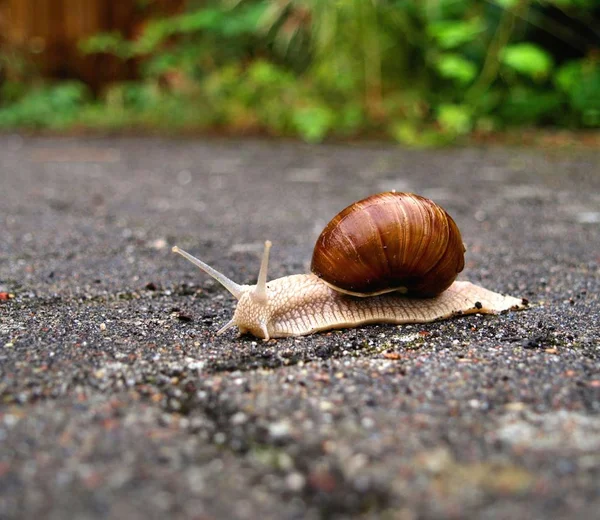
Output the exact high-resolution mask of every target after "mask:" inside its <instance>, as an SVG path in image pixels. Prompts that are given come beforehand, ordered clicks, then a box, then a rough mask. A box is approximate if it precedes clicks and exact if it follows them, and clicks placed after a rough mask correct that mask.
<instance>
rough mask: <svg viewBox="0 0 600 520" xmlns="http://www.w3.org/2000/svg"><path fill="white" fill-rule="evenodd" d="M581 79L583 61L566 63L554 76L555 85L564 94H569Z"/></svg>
mask: <svg viewBox="0 0 600 520" xmlns="http://www.w3.org/2000/svg"><path fill="white" fill-rule="evenodd" d="M580 79H581V61H579V60H573V61H569V62H567V63H565V64H564V65H563V66H562V67H560V68H559V69H558V70H557V71H556V73H555V74H554V83H555V84H556V86H557V87H558V88H560V89H561V90H562V91H563V92H566V93H569V92H571V91H572V90H573V88H574V87H575V86H576V85H577V82H578V81H580Z"/></svg>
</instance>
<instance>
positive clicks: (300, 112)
mask: <svg viewBox="0 0 600 520" xmlns="http://www.w3.org/2000/svg"><path fill="white" fill-rule="evenodd" d="M333 119H334V114H333V112H332V111H331V110H330V109H329V108H328V107H326V106H321V105H313V106H307V107H302V108H297V109H295V110H294V112H293V115H292V120H293V124H294V126H295V127H296V130H297V131H298V132H299V133H300V135H301V136H302V138H303V139H305V140H307V141H308V142H311V143H315V142H319V141H322V140H323V138H324V137H325V135H326V134H327V132H328V130H329V129H330V128H331V126H332V124H333Z"/></svg>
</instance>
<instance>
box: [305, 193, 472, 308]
mask: <svg viewBox="0 0 600 520" xmlns="http://www.w3.org/2000/svg"><path fill="white" fill-rule="evenodd" d="M464 252H465V249H464V245H463V242H462V238H461V235H460V231H459V230H458V227H457V226H456V223H455V222H454V220H453V219H452V217H450V215H448V213H446V211H445V210H444V209H443V208H442V207H440V206H439V205H437V204H436V203H435V202H433V201H431V200H429V199H427V198H425V197H421V196H419V195H415V194H412V193H396V192H388V193H380V194H377V195H372V196H370V197H367V198H366V199H363V200H360V201H358V202H355V203H354V204H351V205H350V206H348V207H347V208H345V209H344V210H342V211H341V212H340V213H338V214H337V215H336V216H335V217H334V218H333V219H332V220H331V222H330V223H329V224H328V225H327V226H326V227H325V229H324V230H323V232H322V233H321V235H320V236H319V238H318V240H317V243H316V245H315V249H314V252H313V258H312V264H311V270H312V272H313V273H314V274H316V275H317V276H319V277H320V278H322V279H323V280H324V281H325V282H327V283H328V284H329V285H331V286H333V287H334V288H336V289H338V290H341V291H342V292H347V293H350V294H356V295H357V296H371V295H374V294H381V293H384V292H391V291H400V292H402V293H405V294H408V295H410V296H418V297H432V296H435V295H437V294H440V293H441V292H443V291H444V290H446V289H447V288H448V287H449V286H450V285H451V284H452V282H454V280H455V279H456V276H457V275H458V273H459V272H460V271H462V269H463V267H464Z"/></svg>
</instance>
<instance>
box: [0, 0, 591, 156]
mask: <svg viewBox="0 0 600 520" xmlns="http://www.w3.org/2000/svg"><path fill="white" fill-rule="evenodd" d="M595 2H597V0H486V1H481V0H465V1H459V0H335V1H324V0H222V1H216V0H212V1H211V0H203V1H190V2H189V5H188V8H187V10H186V11H185V12H183V13H181V14H178V15H176V16H169V17H166V18H157V19H150V20H147V21H146V22H144V23H143V24H142V25H141V26H140V27H139V28H137V30H136V31H135V36H134V37H133V38H131V39H126V38H124V37H123V36H122V35H120V34H117V33H105V34H98V35H96V36H94V37H92V38H89V39H88V40H86V41H84V42H82V43H81V49H82V50H83V51H84V52H86V53H110V54H113V55H115V56H118V57H120V58H121V59H123V60H132V61H133V62H134V63H135V64H136V65H137V67H138V70H139V74H140V79H139V80H137V81H133V82H126V83H121V84H115V85H111V86H110V87H109V88H108V89H107V90H106V91H105V92H104V93H103V96H102V99H101V100H100V101H99V102H91V100H90V98H89V96H88V95H87V93H84V92H83V91H81V92H80V93H79V94H77V95H76V94H75V90H76V89H75V90H70V91H69V90H68V89H67V91H69V92H71V95H70V97H69V96H67V95H66V94H65V93H64V92H65V91H60V90H59V91H56V90H53V89H52V88H48V87H45V88H44V89H41V90H38V89H34V90H32V92H31V93H30V94H28V95H27V96H25V97H23V94H22V92H20V91H19V89H15V88H13V87H11V86H10V85H9V84H8V83H7V85H8V86H6V87H2V90H0V96H1V98H0V103H2V102H3V103H4V108H3V109H2V110H1V111H0V124H4V125H8V124H9V123H7V122H6V121H12V122H13V123H14V124H18V123H19V121H28V123H27V124H34V125H42V126H43V125H45V124H48V125H58V126H60V125H61V124H67V123H66V122H67V121H74V120H77V121H78V123H79V124H86V125H96V126H98V125H99V126H101V127H107V128H112V127H123V126H129V125H131V126H138V125H142V126H151V127H152V126H156V125H158V126H166V127H169V128H175V129H187V128H205V127H213V128H221V129H225V130H233V131H236V132H248V131H257V130H258V131H267V132H270V133H272V134H277V135H299V136H301V137H302V138H303V139H306V140H308V141H321V140H323V139H324V138H326V137H327V136H328V135H345V136H348V135H356V134H359V133H377V134H378V135H381V134H382V133H387V134H389V135H391V136H392V137H394V138H395V139H397V140H398V141H400V142H403V143H406V144H409V145H414V146H420V145H431V144H442V143H447V142H451V141H453V140H455V139H457V138H459V137H460V136H462V135H465V134H469V133H470V132H472V131H473V130H479V131H490V130H494V129H500V128H504V127H507V126H510V125H531V124H550V125H567V126H574V127H577V126H589V127H597V126H599V125H600V69H599V66H598V61H599V59H600V57H599V54H598V41H600V38H598V37H599V36H600V32H599V31H598V30H597V29H595V27H596V25H595V24H594V19H593V16H594V8H595V7H596V5H597V4H596V3H595ZM561 19H566V20H571V21H573V24H570V23H563V24H561V23H559V22H557V20H561ZM577 24H579V25H577ZM572 26H573V27H574V26H577V27H579V26H581V27H583V28H584V29H585V31H577V30H574V29H573V28H572ZM599 26H600V25H599ZM586 31H587V32H586ZM540 35H542V36H540ZM543 35H546V36H548V35H550V36H551V38H553V39H552V40H551V41H552V42H555V43H556V42H559V43H560V45H558V46H555V47H553V46H552V45H553V44H550V43H548V42H547V41H546V40H544V37H545V36H543ZM590 35H591V36H590ZM557 38H558V39H557ZM594 38H595V39H594ZM544 42H546V43H544ZM557 48H558V50H557ZM565 48H568V49H569V53H565V51H564V49H565ZM1 63H2V61H1V57H0V66H1ZM70 88H71V89H73V88H74V87H73V85H72V84H71V86H70ZM11 89H12V90H11ZM40 96H41V97H40ZM43 97H46V98H47V100H49V101H48V104H49V105H50V106H55V105H56V104H57V103H59V104H60V103H64V106H63V105H61V106H63V110H64V115H61V116H60V117H58V118H57V121H49V120H48V118H49V117H50V116H48V115H43V114H48V112H47V111H45V109H44V108H43V107H41V105H42V103H41V101H40V99H41V98H43ZM28 98H31V99H28ZM66 98H69V99H70V102H67V101H66ZM59 100H62V101H59ZM33 107H38V108H40V110H41V112H40V114H42V115H40V116H39V117H38V118H37V119H36V118H35V117H34V115H33V112H34V110H33ZM77 107H79V108H77ZM77 110H79V114H80V115H79V117H78V118H77V117H76V116H74V115H69V114H74V113H75V112H76V111H77ZM6 111H9V112H6ZM7 113H8V114H12V115H6V114H7ZM3 118H4V119H3ZM2 121H5V122H4V123H2ZM61 121H62V122H61Z"/></svg>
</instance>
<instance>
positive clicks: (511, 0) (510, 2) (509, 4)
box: [492, 0, 521, 9]
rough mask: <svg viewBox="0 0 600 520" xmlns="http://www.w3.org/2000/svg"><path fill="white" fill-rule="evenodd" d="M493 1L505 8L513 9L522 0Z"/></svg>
mask: <svg viewBox="0 0 600 520" xmlns="http://www.w3.org/2000/svg"><path fill="white" fill-rule="evenodd" d="M492 2H493V3H494V4H496V5H499V6H500V7H502V8H503V9H512V8H513V7H516V6H517V5H518V4H519V2H521V0H492Z"/></svg>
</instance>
